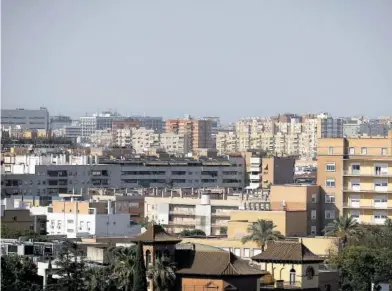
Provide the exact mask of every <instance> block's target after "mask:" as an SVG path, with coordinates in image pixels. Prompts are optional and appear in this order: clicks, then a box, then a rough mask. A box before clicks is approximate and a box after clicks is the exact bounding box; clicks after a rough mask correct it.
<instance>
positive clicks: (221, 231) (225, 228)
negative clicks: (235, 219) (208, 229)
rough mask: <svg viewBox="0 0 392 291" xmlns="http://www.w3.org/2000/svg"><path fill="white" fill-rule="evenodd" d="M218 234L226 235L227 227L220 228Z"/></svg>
mask: <svg viewBox="0 0 392 291" xmlns="http://www.w3.org/2000/svg"><path fill="white" fill-rule="evenodd" d="M219 234H221V235H227V226H222V227H221V228H220V229H219Z"/></svg>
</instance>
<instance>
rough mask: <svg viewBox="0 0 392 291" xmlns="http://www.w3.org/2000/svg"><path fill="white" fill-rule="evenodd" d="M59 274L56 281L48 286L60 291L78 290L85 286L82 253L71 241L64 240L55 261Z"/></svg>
mask: <svg viewBox="0 0 392 291" xmlns="http://www.w3.org/2000/svg"><path fill="white" fill-rule="evenodd" d="M56 265H57V267H58V270H56V274H57V275H59V276H60V278H59V279H58V281H57V283H56V284H54V285H53V286H49V288H50V289H55V290H62V291H79V290H84V289H85V288H84V287H85V277H86V276H85V275H86V273H85V272H86V268H85V263H84V255H83V252H82V250H81V249H80V248H79V247H78V245H77V244H76V243H74V242H72V241H66V242H64V245H63V248H62V250H61V252H60V254H59V256H58V260H57V261H56Z"/></svg>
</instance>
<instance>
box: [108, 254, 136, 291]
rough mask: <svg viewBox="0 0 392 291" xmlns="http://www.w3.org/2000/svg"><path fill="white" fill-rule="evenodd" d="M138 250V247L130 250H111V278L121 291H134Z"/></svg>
mask: <svg viewBox="0 0 392 291" xmlns="http://www.w3.org/2000/svg"><path fill="white" fill-rule="evenodd" d="M136 250H137V247H136V246H132V247H129V248H124V247H121V248H115V249H113V250H111V254H112V255H113V262H112V268H111V270H112V275H111V278H112V279H113V281H114V282H116V285H117V286H118V287H119V288H120V289H121V290H125V291H130V290H132V286H133V279H134V271H135V263H136Z"/></svg>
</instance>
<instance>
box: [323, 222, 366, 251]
mask: <svg viewBox="0 0 392 291" xmlns="http://www.w3.org/2000/svg"><path fill="white" fill-rule="evenodd" d="M328 228H330V230H328V231H325V235H331V236H336V237H339V238H340V241H341V245H342V248H345V247H346V246H347V243H348V241H349V239H358V238H359V237H360V236H361V234H362V230H361V227H360V224H359V223H358V221H357V220H356V219H355V218H354V217H353V216H339V217H338V218H336V219H335V220H334V221H333V223H332V224H331V225H329V227H328Z"/></svg>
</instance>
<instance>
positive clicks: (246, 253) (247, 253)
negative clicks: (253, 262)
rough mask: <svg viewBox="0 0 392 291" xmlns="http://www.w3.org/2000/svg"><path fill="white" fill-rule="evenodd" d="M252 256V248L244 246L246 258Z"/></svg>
mask: <svg viewBox="0 0 392 291" xmlns="http://www.w3.org/2000/svg"><path fill="white" fill-rule="evenodd" d="M249 257H250V249H248V248H244V258H249Z"/></svg>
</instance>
